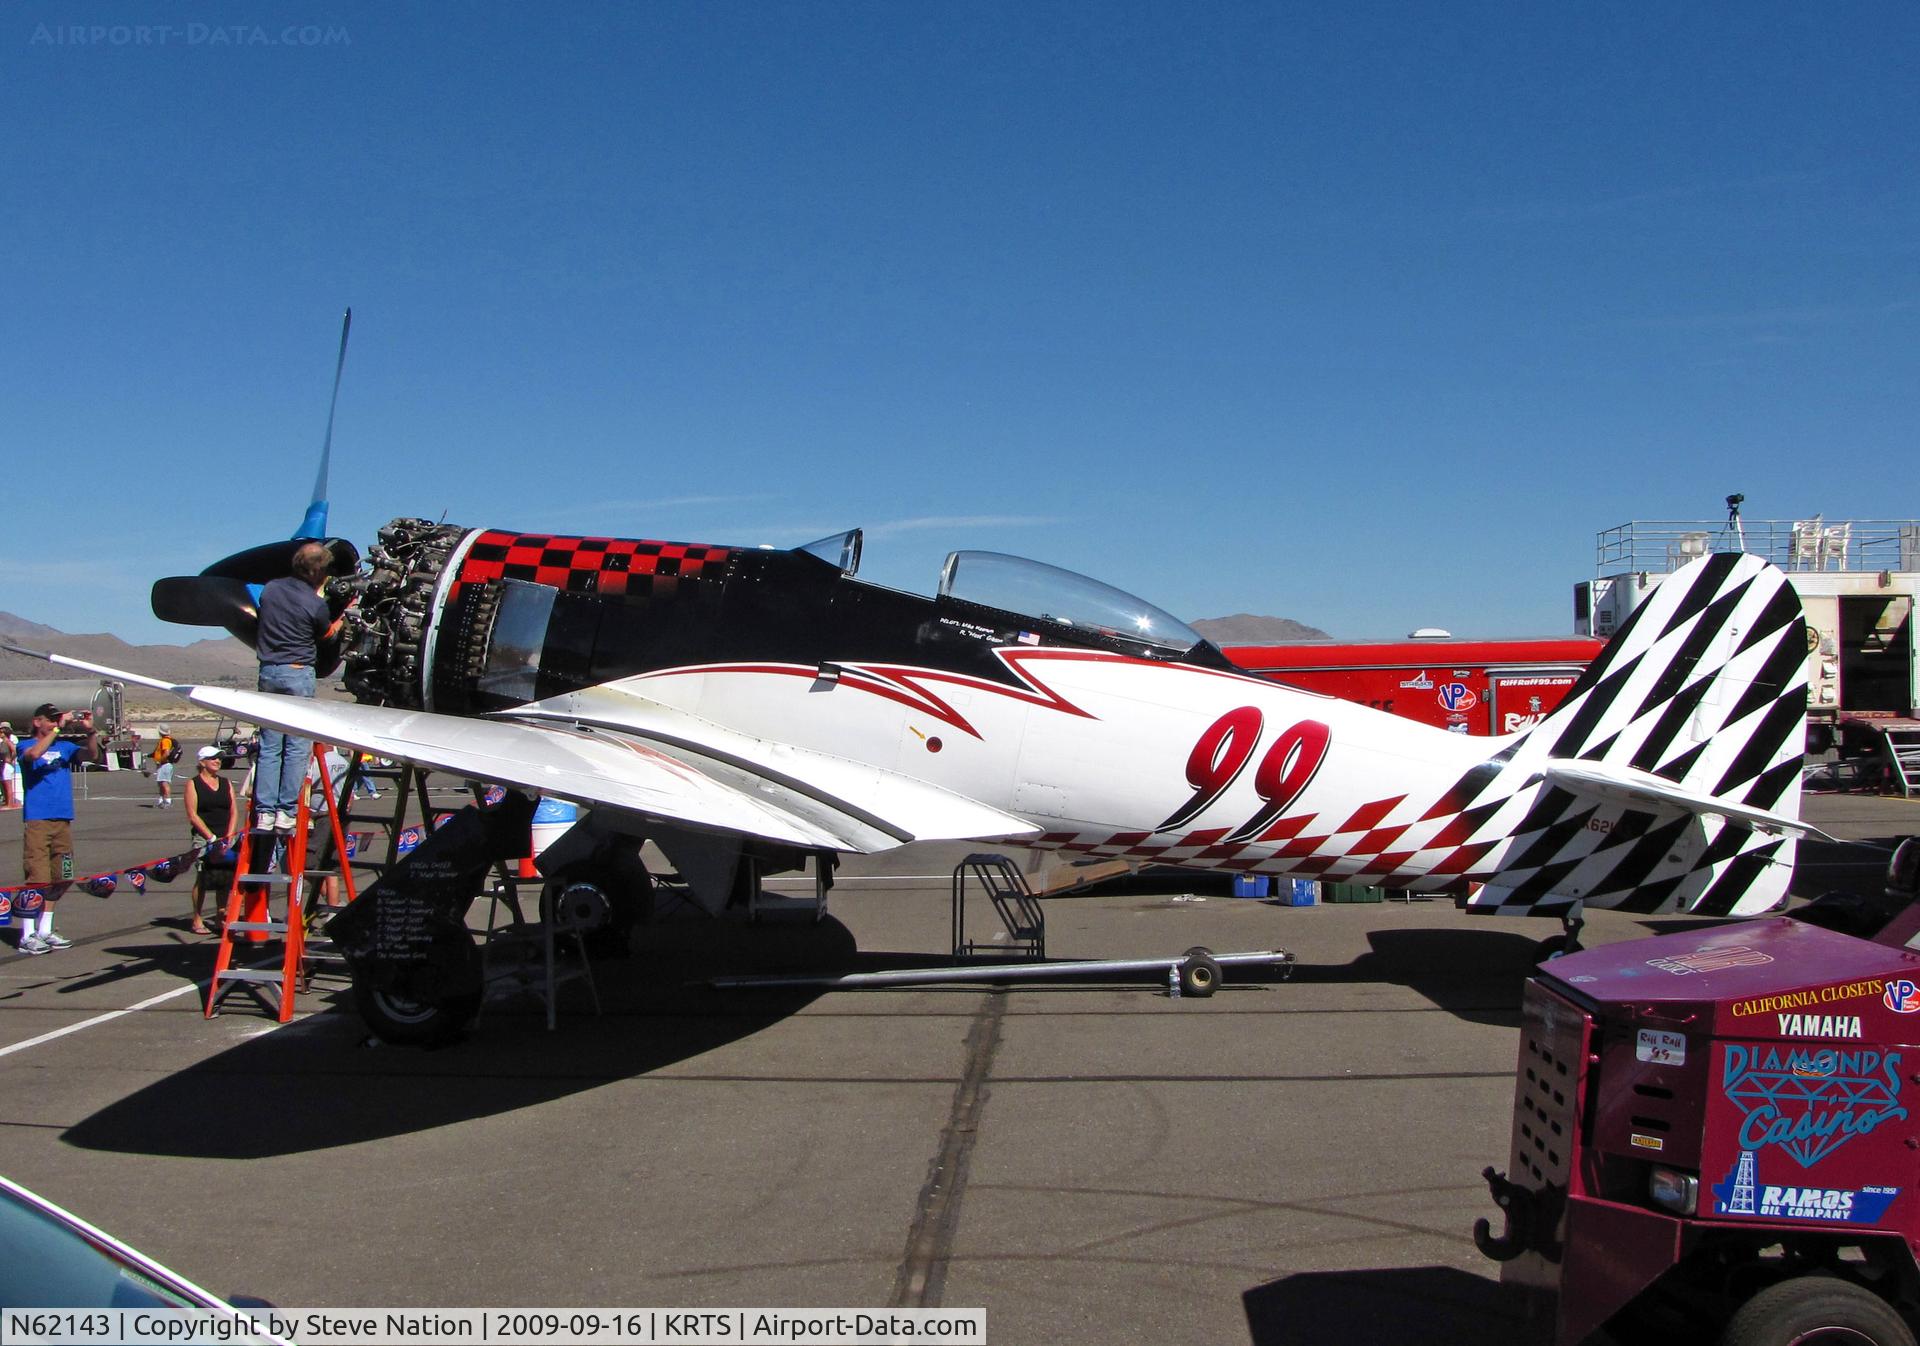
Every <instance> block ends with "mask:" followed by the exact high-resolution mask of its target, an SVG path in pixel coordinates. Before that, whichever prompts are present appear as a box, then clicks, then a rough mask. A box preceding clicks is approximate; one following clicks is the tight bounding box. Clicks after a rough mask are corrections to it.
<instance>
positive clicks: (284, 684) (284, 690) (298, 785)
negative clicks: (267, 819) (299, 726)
mask: <svg viewBox="0 0 1920 1346" xmlns="http://www.w3.org/2000/svg"><path fill="white" fill-rule="evenodd" d="M259 687H260V690H261V691H263V692H278V693H280V694H281V695H282V696H305V697H311V696H312V695H313V665H312V664H304V665H294V664H262V665H260V683H259ZM312 757H313V740H312V739H310V738H295V737H293V736H292V735H291V734H283V733H281V732H280V731H279V730H278V729H265V728H263V729H261V731H260V760H259V762H258V763H257V764H256V765H255V766H254V770H253V806H254V811H255V812H257V813H275V812H280V813H292V812H294V811H295V810H297V809H298V808H299V807H300V792H301V791H302V790H303V789H304V788H305V787H306V783H307V763H308V761H310V760H311V759H312Z"/></svg>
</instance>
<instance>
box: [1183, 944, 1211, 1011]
mask: <svg viewBox="0 0 1920 1346" xmlns="http://www.w3.org/2000/svg"><path fill="white" fill-rule="evenodd" d="M1219 989H1220V964H1218V963H1216V962H1214V961H1213V956H1212V955H1211V954H1209V953H1206V952H1205V951H1204V950H1203V951H1200V952H1193V951H1189V952H1188V954H1187V956H1186V957H1185V958H1183V959H1181V960H1180V994H1181V995H1190V996H1193V997H1194V998H1195V999H1197V1000H1205V999H1206V998H1207V997H1208V996H1210V995H1212V994H1213V993H1214V992H1215V991H1217V990H1219Z"/></svg>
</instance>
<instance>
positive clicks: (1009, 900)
mask: <svg viewBox="0 0 1920 1346" xmlns="http://www.w3.org/2000/svg"><path fill="white" fill-rule="evenodd" d="M969 878H971V879H972V880H973V881H974V882H975V883H977V884H979V885H980V887H981V888H982V889H983V890H985V892H986V894H987V899H988V900H989V901H990V902H992V903H993V909H994V910H995V911H997V912H999V913H1000V923H1001V924H1002V925H1004V926H1006V928H1007V940H1008V942H1007V943H1006V944H1005V945H1000V944H978V943H975V942H974V941H973V940H970V939H968V938H967V880H968V879H969ZM976 953H1011V954H1015V955H1017V956H1019V957H1021V958H1045V957H1046V956H1047V914H1046V913H1045V912H1044V911H1042V910H1041V909H1040V899H1039V898H1038V897H1036V896H1034V892H1033V889H1032V888H1030V887H1028V886H1027V878H1026V875H1024V874H1022V873H1021V872H1020V871H1019V869H1018V868H1016V867H1015V866H1014V863H1013V861H1011V860H1009V859H1008V858H1007V857H1006V856H1004V855H993V854H990V853H988V852H985V851H976V852H975V853H974V854H972V855H969V856H968V857H967V858H966V859H964V860H962V861H961V862H960V863H959V864H957V865H955V866H954V867H953V956H954V957H955V958H967V957H971V956H972V955H973V954H976Z"/></svg>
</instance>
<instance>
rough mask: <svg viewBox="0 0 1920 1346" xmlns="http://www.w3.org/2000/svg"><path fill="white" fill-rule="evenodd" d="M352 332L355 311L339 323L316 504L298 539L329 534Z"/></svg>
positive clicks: (315, 481)
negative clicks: (330, 485)
mask: <svg viewBox="0 0 1920 1346" xmlns="http://www.w3.org/2000/svg"><path fill="white" fill-rule="evenodd" d="M352 329H353V310H352V309H348V310H347V316H346V317H344V318H342V319H341V320H340V355H339V358H338V359H336V360H335V361H334V362H333V396H332V397H330V398H328V399H327V433H326V435H325V436H324V437H323V438H322V439H321V441H320V471H319V473H318V475H316V476H315V477H314V479H313V503H312V504H310V505H308V506H307V517H306V518H304V519H302V520H301V521H300V531H299V532H297V533H295V534H294V536H295V537H297V538H317V537H323V536H325V535H326V531H327V467H328V465H329V464H330V463H331V462H332V461H333V413H334V409H335V408H337V407H338V406H339V405H340V373H341V371H342V370H344V369H345V368H346V367H347V333H348V332H350V331H351V330H352Z"/></svg>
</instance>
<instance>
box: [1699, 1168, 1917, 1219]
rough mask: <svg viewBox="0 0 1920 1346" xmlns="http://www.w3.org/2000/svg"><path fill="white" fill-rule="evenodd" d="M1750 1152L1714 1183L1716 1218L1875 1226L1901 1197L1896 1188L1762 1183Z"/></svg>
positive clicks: (1714, 1210) (1714, 1211)
mask: <svg viewBox="0 0 1920 1346" xmlns="http://www.w3.org/2000/svg"><path fill="white" fill-rule="evenodd" d="M1758 1167H1759V1166H1758V1164H1757V1162H1756V1161H1755V1159H1754V1155H1753V1152H1752V1151H1751V1150H1748V1151H1746V1152H1745V1153H1743V1154H1742V1155H1741V1156H1740V1160H1739V1162H1738V1163H1736V1164H1735V1165H1734V1167H1733V1171H1732V1172H1730V1173H1728V1174H1727V1176H1726V1178H1725V1179H1724V1180H1723V1181H1720V1182H1716V1183H1715V1184H1713V1195H1714V1206H1713V1213H1714V1214H1715V1215H1746V1216H1751V1217H1753V1218H1754V1219H1759V1220H1819V1221H1822V1222H1824V1223H1827V1224H1878V1223H1879V1221H1880V1219H1881V1217H1883V1216H1884V1215H1885V1214H1886V1213H1887V1207H1889V1206H1891V1205H1892V1204H1893V1199H1894V1198H1895V1197H1897V1196H1899V1195H1900V1189H1899V1188H1898V1187H1858V1188H1852V1187H1782V1186H1779V1185H1778V1184H1775V1183H1769V1182H1761V1181H1760V1180H1759V1179H1758V1177H1757V1176H1756V1175H1757V1172H1758Z"/></svg>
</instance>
